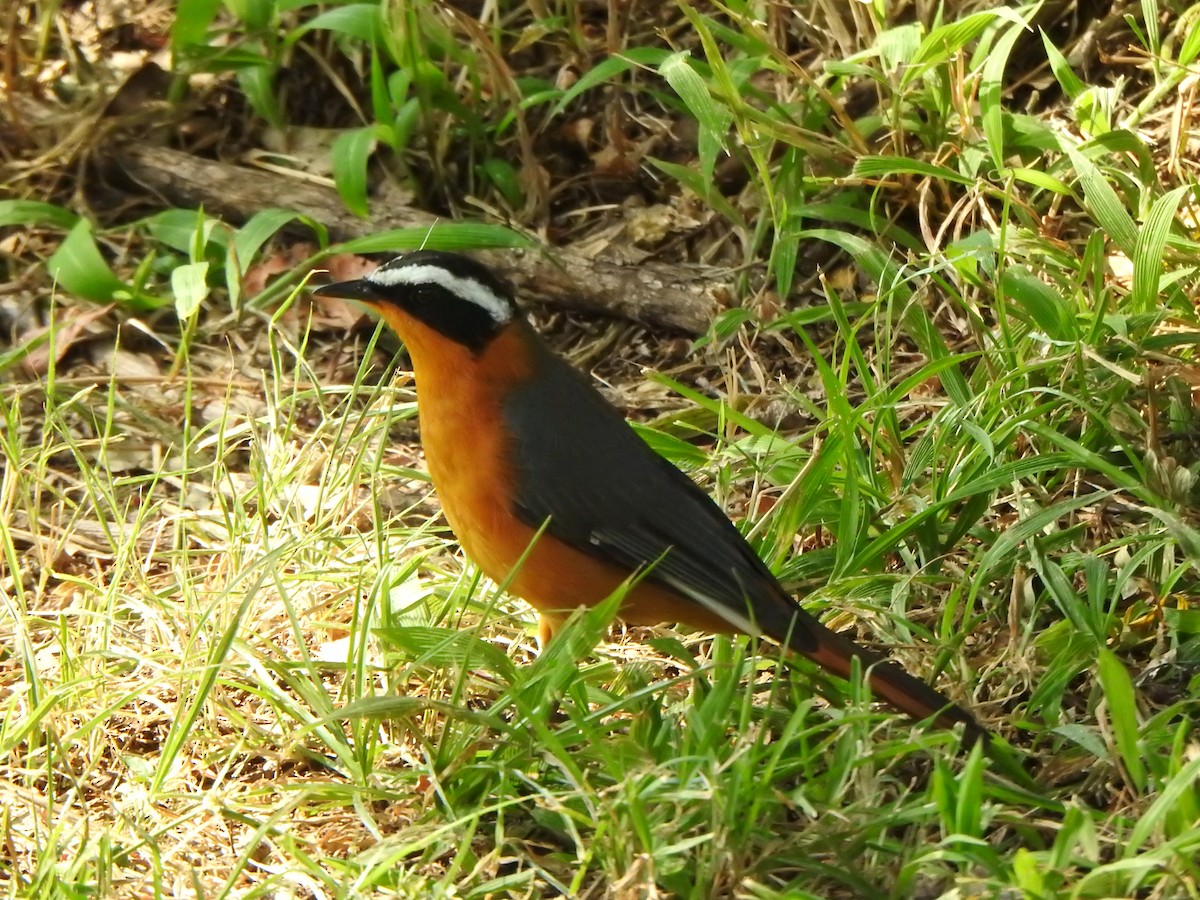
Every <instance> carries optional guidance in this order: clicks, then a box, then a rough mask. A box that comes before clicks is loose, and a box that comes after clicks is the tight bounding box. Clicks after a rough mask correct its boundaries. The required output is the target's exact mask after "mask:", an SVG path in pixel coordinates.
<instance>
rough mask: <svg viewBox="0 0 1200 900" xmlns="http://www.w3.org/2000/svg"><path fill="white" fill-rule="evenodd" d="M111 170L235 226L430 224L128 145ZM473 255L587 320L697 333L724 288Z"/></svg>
mask: <svg viewBox="0 0 1200 900" xmlns="http://www.w3.org/2000/svg"><path fill="white" fill-rule="evenodd" d="M113 163H114V164H115V165H116V166H117V167H118V168H119V169H120V171H121V172H122V173H123V174H124V175H125V176H126V177H128V178H130V179H132V180H133V181H135V182H136V183H137V184H139V185H141V186H142V187H144V188H145V189H147V190H149V191H152V192H153V193H155V194H156V195H158V196H160V197H161V198H163V199H164V200H165V201H166V202H167V203H169V204H170V205H173V206H181V207H186V208H189V209H190V208H199V207H203V208H204V209H206V210H208V211H209V212H211V213H213V214H215V215H217V216H219V217H220V218H222V219H224V220H225V221H227V222H232V223H234V224H239V223H242V222H244V221H246V220H247V219H248V218H249V217H250V216H251V215H253V214H254V213H255V212H257V211H259V210H261V209H267V208H271V207H286V208H288V209H292V210H294V211H296V212H298V213H302V214H304V215H306V216H309V217H311V218H313V219H315V220H316V221H318V222H321V223H322V224H324V225H325V226H326V227H327V228H328V229H329V234H330V236H331V237H332V238H334V239H335V240H339V241H343V240H349V239H351V238H357V237H363V236H366V235H370V234H375V233H377V232H380V231H387V230H390V229H394V228H412V227H428V226H430V225H432V224H433V223H434V222H435V221H436V217H434V216H432V215H430V214H428V213H425V212H421V211H419V210H414V209H411V208H409V207H406V206H403V205H399V204H394V205H392V206H390V207H388V206H387V205H386V204H379V206H381V207H385V208H384V209H381V210H380V211H378V212H376V213H375V214H374V215H372V216H371V217H370V218H366V219H364V218H360V217H359V216H356V215H353V214H352V213H350V212H349V211H347V210H346V208H345V206H344V205H343V204H342V201H341V198H339V197H338V195H337V192H336V191H335V190H334V189H333V188H331V187H329V186H327V185H325V184H322V183H317V182H314V181H306V180H304V179H303V176H302V175H301V174H300V173H297V175H296V176H295V177H292V176H289V175H282V174H279V173H276V172H271V171H266V170H259V169H247V168H245V167H242V166H235V165H230V164H228V163H223V162H217V161H214V160H209V159H201V158H199V157H196V156H192V155H190V154H187V153H181V152H180V151H178V150H170V149H168V148H165V147H154V146H132V147H125V148H123V149H122V150H121V152H120V153H119V154H117V155H116V156H115V158H114V159H113ZM478 256H479V257H480V258H481V259H482V260H484V261H485V262H486V263H487V264H488V265H490V266H492V267H494V268H495V269H496V271H498V272H499V273H501V274H502V275H504V276H505V277H506V278H508V279H509V280H510V281H512V282H513V284H514V285H516V287H517V290H518V292H519V294H520V296H521V297H522V298H525V299H530V300H535V301H538V302H541V303H545V304H547V305H551V306H561V307H567V308H571V309H578V310H584V311H586V312H589V313H601V314H605V315H613V316H621V317H624V318H627V319H631V320H633V321H636V322H641V323H643V324H645V325H650V326H653V327H659V328H662V327H665V328H670V329H674V330H678V331H684V332H687V333H688V334H691V335H698V334H703V333H704V332H705V331H706V330H707V329H708V326H709V324H710V323H711V322H712V320H713V317H714V316H715V315H716V313H717V311H718V310H719V309H720V307H721V305H722V304H721V303H720V302H719V299H718V298H720V297H721V296H722V295H724V294H727V293H729V291H730V278H729V275H728V272H727V271H726V270H721V269H713V268H711V267H706V266H691V265H665V264H663V263H656V262H639V263H636V264H628V265H621V264H619V263H615V262H611V261H607V260H602V259H589V258H587V257H584V256H581V255H579V254H574V253H572V252H571V250H570V248H565V249H560V250H556V251H554V252H553V253H552V254H549V253H546V252H543V251H540V250H538V251H532V250H524V251H511V250H505V251H489V252H481V253H479V254H478Z"/></svg>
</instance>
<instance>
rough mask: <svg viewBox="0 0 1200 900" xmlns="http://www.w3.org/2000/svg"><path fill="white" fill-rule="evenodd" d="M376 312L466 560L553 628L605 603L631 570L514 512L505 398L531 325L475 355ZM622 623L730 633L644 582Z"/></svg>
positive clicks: (630, 598) (523, 366) (519, 375)
mask: <svg viewBox="0 0 1200 900" xmlns="http://www.w3.org/2000/svg"><path fill="white" fill-rule="evenodd" d="M380 312H381V314H383V315H384V316H385V318H386V319H387V321H388V324H390V325H391V326H392V327H393V328H394V329H395V330H396V332H397V333H398V334H399V335H400V337H401V338H402V339H403V340H404V342H405V345H406V346H407V348H408V351H409V353H410V355H411V356H412V361H413V369H414V370H415V373H416V377H417V394H418V408H419V415H420V422H421V442H422V444H423V446H424V448H425V459H426V463H427V465H428V466H429V474H430V476H431V478H432V479H433V484H434V487H435V488H436V489H437V493H438V499H439V500H440V502H441V505H442V509H443V510H444V511H445V513H446V519H447V520H448V521H449V523H450V527H451V528H452V529H453V530H454V534H455V536H456V537H457V538H458V540H459V543H460V544H461V545H462V548H463V550H464V551H466V553H467V555H468V556H469V557H470V558H471V559H472V560H473V561H474V562H475V563H476V565H478V566H479V568H480V569H481V570H482V571H483V572H484V574H485V575H487V576H488V577H489V578H491V579H492V580H493V581H496V582H498V583H504V582H505V581H507V582H508V584H509V590H511V592H512V593H514V594H516V595H517V596H518V597H521V598H522V599H524V600H526V601H527V602H529V603H530V604H531V605H533V606H534V607H536V608H537V609H538V611H539V612H540V613H541V614H542V616H543V618H544V619H546V620H547V624H548V625H549V626H550V627H551V628H553V627H554V626H556V625H557V624H559V623H561V621H562V620H563V619H565V618H566V617H567V616H568V615H569V614H570V613H571V611H573V610H574V609H576V608H577V607H579V606H592V605H594V604H596V603H599V602H600V601H601V600H603V599H604V598H605V597H607V596H609V595H610V594H611V593H612V592H613V591H615V590H616V589H617V588H618V587H619V586H620V585H621V583H622V582H623V581H624V580H625V579H626V578H628V577H629V575H630V574H631V573H630V572H629V571H627V570H622V569H621V568H619V567H617V566H614V565H612V564H610V563H608V562H607V561H605V560H603V559H600V558H597V557H594V556H591V555H589V554H587V553H585V552H582V551H580V550H576V549H575V548H574V547H571V546H569V545H567V544H564V543H563V542H561V541H559V540H557V539H555V538H554V537H553V536H551V535H550V534H543V535H542V536H541V537H540V538H538V540H537V541H536V543H534V538H535V535H536V529H534V528H531V527H530V526H528V525H526V524H525V523H524V522H522V521H521V520H520V519H518V518H517V517H516V515H515V514H514V512H513V497H514V478H515V477H516V475H515V473H514V471H513V469H512V467H511V466H510V465H509V462H508V461H509V459H510V445H509V435H508V433H507V431H506V423H505V420H504V417H503V398H504V396H505V394H506V392H507V390H508V389H509V388H510V387H511V386H512V385H513V384H518V383H520V382H521V381H523V380H524V379H526V378H529V377H530V375H531V361H530V357H529V353H528V350H527V344H526V340H527V337H528V336H527V334H526V332H525V329H527V328H528V327H529V326H527V325H526V324H525V323H524V322H516V323H514V324H512V325H510V326H508V328H507V329H506V330H505V331H503V332H501V333H500V334H499V335H498V336H497V337H496V338H495V339H493V340H492V342H491V343H490V344H489V345H488V347H487V348H486V349H485V351H484V352H483V353H482V354H481V355H480V356H475V355H473V354H472V353H471V352H470V351H469V350H468V349H467V348H466V347H463V346H462V345H460V344H457V343H455V342H453V341H450V340H447V339H446V338H444V337H442V336H441V335H439V334H437V333H436V332H434V331H433V330H432V329H430V328H429V327H428V326H426V325H424V324H422V323H421V322H418V321H416V320H415V319H412V318H410V317H408V316H406V315H405V314H404V313H402V312H400V311H399V310H396V309H394V308H392V307H386V308H381V309H380ZM531 545H532V546H531ZM527 551H528V555H526V553H527ZM522 556H525V560H524V562H523V563H522V564H521V565H520V568H519V569H518V568H516V567H517V564H518V561H520V560H521V558H522ZM621 617H622V618H623V619H625V620H626V621H628V622H632V623H635V624H655V623H658V622H685V623H687V624H690V625H693V626H695V627H698V628H702V629H704V630H706V631H713V632H717V631H729V625H728V623H726V622H725V621H724V620H723V619H720V618H719V617H717V616H715V615H713V614H711V613H709V612H707V610H705V609H703V608H702V607H700V606H699V605H697V604H695V603H693V602H692V601H690V600H687V599H686V598H684V597H682V596H681V595H679V594H677V593H675V592H674V591H671V590H670V589H668V588H665V587H662V586H660V585H657V584H653V583H650V582H642V583H641V584H639V585H638V586H637V587H636V588H634V589H633V590H632V591H630V593H629V594H628V595H627V597H626V599H625V602H624V604H623V605H622V609H621Z"/></svg>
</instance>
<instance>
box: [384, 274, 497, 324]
mask: <svg viewBox="0 0 1200 900" xmlns="http://www.w3.org/2000/svg"><path fill="white" fill-rule="evenodd" d="M397 263H399V264H398V265H397ZM363 280H364V281H367V282H370V283H371V284H375V285H378V286H379V287H395V286H397V285H408V286H410V287H417V286H419V285H422V284H436V285H437V286H438V287H441V288H444V289H446V290H447V291H449V292H450V293H452V294H454V295H455V296H456V297H461V298H462V299H463V300H466V301H468V302H470V303H474V304H475V305H476V306H478V307H479V308H480V309H482V310H483V311H484V312H486V313H487V314H488V315H489V316H491V317H492V321H493V322H496V323H497V324H501V323H504V322H507V321H508V320H509V319H511V318H512V304H511V303H510V302H509V301H508V300H507V299H505V298H504V297H501V296H499V295H498V294H497V293H496V292H495V291H493V290H492V289H491V288H489V287H487V286H486V285H483V284H480V283H479V282H478V281H476V280H475V279H473V278H463V277H462V276H460V275H455V274H454V273H452V272H450V271H449V270H447V269H444V268H442V267H441V266H430V265H416V264H414V265H407V266H406V265H404V264H403V260H402V259H401V260H396V261H395V262H390V263H385V264H384V265H382V266H380V267H379V268H378V269H376V270H375V271H374V272H371V273H369V274H368V275H366V276H365V277H364V278H363Z"/></svg>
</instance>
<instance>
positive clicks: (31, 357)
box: [20, 303, 115, 378]
mask: <svg viewBox="0 0 1200 900" xmlns="http://www.w3.org/2000/svg"><path fill="white" fill-rule="evenodd" d="M113 306H115V304H113V303H109V304H108V305H106V306H99V307H86V308H85V307H79V306H72V307H60V310H61V317H60V319H59V321H58V322H55V323H54V324H52V325H44V326H42V327H41V328H36V329H34V330H32V331H29V332H26V333H25V334H23V335H21V337H20V342H21V343H23V344H27V345H28V344H32V343H34V342H35V341H37V340H38V339H39V338H41V337H42V336H43V335H45V334H46V333H47V332H48V331H49V330H50V329H51V328H53V329H54V339H53V340H46V341H45V342H43V343H41V344H39V346H37V347H34V348H33V349H32V350H31V351H29V353H28V355H26V357H25V358H24V359H23V360H21V365H22V366H23V367H24V369H25V371H26V373H28V374H29V375H31V376H32V377H34V378H40V377H42V376H43V375H45V374H46V373H47V372H48V371H50V352H51V349H52V348H53V351H54V362H55V363H60V362H62V359H63V357H64V356H66V355H67V354H68V353H69V352H70V351H71V348H72V347H74V346H75V345H76V344H77V343H79V342H80V340H81V339H82V338H83V336H84V334H85V333H89V336H90V332H89V327H90V326H91V324H92V323H93V322H95V321H97V320H99V319H102V318H104V316H106V315H107V314H108V313H109V312H110V311H111V310H112V308H113Z"/></svg>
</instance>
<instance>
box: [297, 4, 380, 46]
mask: <svg viewBox="0 0 1200 900" xmlns="http://www.w3.org/2000/svg"><path fill="white" fill-rule="evenodd" d="M382 24H383V23H382V20H381V18H380V6H379V4H377V3H350V4H347V5H346V6H335V7H334V8H333V9H328V10H326V11H325V12H323V13H320V14H319V15H316V16H313V17H312V18H311V19H309V20H308V21H307V22H305V23H304V24H303V25H301V26H299V27H298V28H294V29H292V31H290V32H289V33H288V36H287V43H288V44H294V43H295V42H296V41H297V40H299V39H300V38H301V37H303V36H304V35H305V34H307V33H308V32H310V31H332V32H335V33H336V34H344V35H346V36H347V37H352V38H357V39H358V40H360V41H363V42H365V43H368V44H373V43H374V42H375V38H376V36H377V35H378V33H379V28H380V27H381V25H382Z"/></svg>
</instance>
